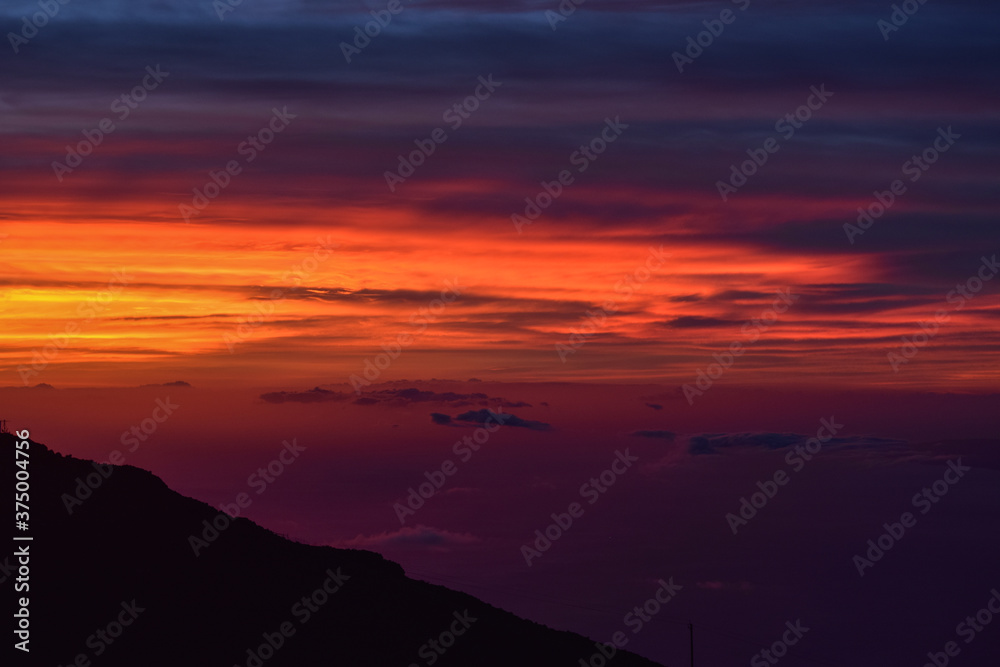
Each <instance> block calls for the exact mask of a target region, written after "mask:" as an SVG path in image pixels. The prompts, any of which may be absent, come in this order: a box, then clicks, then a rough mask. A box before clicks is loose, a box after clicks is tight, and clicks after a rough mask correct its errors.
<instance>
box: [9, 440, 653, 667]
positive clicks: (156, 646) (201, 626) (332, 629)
mask: <svg viewBox="0 0 1000 667" xmlns="http://www.w3.org/2000/svg"><path fill="white" fill-rule="evenodd" d="M29 452H30V453H29V458H28V460H29V462H30V463H29V464H28V466H29V471H30V485H31V488H30V492H29V493H30V499H29V506H30V510H29V513H30V520H29V529H28V530H27V531H19V530H17V529H16V527H15V525H14V519H15V517H14V511H15V508H14V507H13V502H12V500H13V497H14V496H13V494H14V488H13V483H14V480H15V473H16V472H17V470H19V469H20V468H17V467H15V465H16V464H15V439H14V437H13V436H12V435H9V434H2V435H0V475H2V480H3V481H2V483H0V491H2V493H3V498H4V502H3V506H4V507H7V508H8V510H7V511H8V512H9V514H8V516H7V517H4V518H5V520H6V525H8V526H9V528H8V529H7V531H5V532H6V533H7V534H6V535H4V542H5V543H6V544H7V545H12V546H5V547H3V551H0V591H2V595H3V600H4V603H5V606H6V608H5V610H4V612H5V613H4V614H3V618H4V625H5V627H4V628H3V631H4V632H3V634H4V636H5V637H8V638H10V637H12V636H13V639H12V640H11V642H10V644H8V646H7V647H5V648H4V650H5V651H12V653H13V656H14V659H15V660H14V662H13V663H11V662H8V661H7V660H5V661H4V664H16V665H45V666H46V667H52V666H55V665H59V666H62V665H66V666H69V665H80V667H88V666H89V665H94V666H96V667H112V666H115V665H127V666H130V667H133V666H143V667H148V666H151V665H170V666H180V665H187V666H202V665H204V666H206V667H207V666H209V665H213V666H220V667H230V666H234V665H240V666H244V667H262V666H264V665H266V666H267V667H273V666H277V665H287V666H289V667H310V666H313V665H316V666H319V665H323V666H324V667H328V666H338V665H345V666H348V667H353V666H357V667H361V666H371V667H394V666H399V667H411V666H413V665H417V666H419V667H422V666H424V665H432V664H433V665H439V666H442V667H449V666H455V667H458V666H462V667H488V666H492V665H496V666H500V665H503V666H505V667H507V666H509V665H529V666H531V665H538V666H539V667H543V666H544V667H557V666H559V665H565V666H566V667H576V666H577V665H579V664H580V659H581V658H584V659H589V657H590V656H591V655H592V654H593V653H594V652H595V647H594V642H592V641H590V640H588V639H586V638H584V637H581V636H579V635H575V634H572V633H567V632H556V631H554V630H551V629H548V628H546V627H543V626H541V625H538V624H535V623H532V622H530V621H525V620H522V619H520V618H517V617H516V616H514V615H512V614H510V613H507V612H505V611H501V610H499V609H496V608H495V607H491V606H489V605H487V604H485V603H483V602H481V601H479V600H477V599H475V598H473V597H471V596H469V595H466V594H463V593H458V592H455V591H451V590H448V589H446V588H442V587H440V586H433V585H430V584H427V583H423V582H419V581H414V580H411V579H408V578H406V577H405V576H404V573H403V570H402V568H401V567H400V566H399V565H397V564H395V563H392V562H390V561H387V560H385V559H384V558H382V557H381V556H379V555H377V554H374V553H371V552H367V551H357V550H343V549H333V548H330V547H315V546H307V545H303V544H299V543H296V542H292V541H290V540H287V539H284V538H282V537H280V536H278V535H275V534H274V533H271V532H270V531H268V530H265V529H263V528H261V527H259V526H257V525H256V524H254V523H252V522H250V521H248V520H246V519H235V520H234V521H233V522H232V525H230V526H229V527H228V528H225V529H223V530H222V531H220V532H219V534H218V537H216V538H215V539H214V541H211V542H208V543H207V546H206V545H201V549H200V555H198V556H196V555H195V554H194V551H193V549H192V546H191V544H190V541H189V537H190V536H191V535H192V534H195V535H198V536H201V535H202V534H203V532H204V531H205V530H206V529H205V524H204V523H203V522H204V521H208V522H212V520H213V519H214V518H216V517H218V516H219V512H218V511H217V510H215V509H214V508H212V507H210V506H209V505H206V504H204V503H202V502H199V501H196V500H192V499H190V498H186V497H184V496H181V495H179V494H177V493H175V492H173V491H171V490H170V489H169V488H167V486H166V485H165V484H164V483H163V482H162V481H161V480H160V479H159V478H157V477H156V476H154V475H153V474H151V473H149V472H147V471H144V470H140V469H138V468H133V467H131V466H122V467H114V466H111V467H107V468H105V469H104V471H105V474H107V473H108V472H110V474H109V475H108V476H107V477H106V478H105V477H104V476H103V475H102V474H101V473H100V472H98V471H97V470H96V469H95V464H94V463H93V462H91V461H85V460H80V459H76V458H72V457H66V456H62V455H60V454H56V453H54V452H52V451H51V450H49V449H47V448H45V447H44V446H43V445H40V444H38V443H34V442H32V443H31V445H30V450H29ZM22 460H23V459H22ZM95 474H96V475H97V476H98V477H100V481H99V485H98V486H97V488H96V489H94V490H93V491H92V495H91V496H90V497H88V498H86V499H85V500H83V501H82V503H81V504H77V503H75V502H73V503H72V508H73V513H72V514H70V513H69V512H68V511H67V508H66V498H65V497H64V496H63V494H69V495H70V496H72V495H73V494H74V493H75V490H76V488H77V486H78V480H83V481H84V482H86V480H87V477H88V476H90V481H91V482H92V483H94V484H98V477H95V476H94V475H95ZM22 476H23V475H22ZM80 495H84V494H80ZM8 499H11V500H8ZM219 523H220V524H222V525H224V522H223V521H222V520H221V519H220V520H219ZM12 535H22V536H24V535H27V536H31V537H32V538H33V539H32V541H30V542H27V541H21V542H13V541H11V540H10V536H12ZM208 536H209V537H211V536H212V534H211V533H208ZM25 545H27V546H28V553H29V556H28V558H27V560H28V561H29V562H28V565H27V568H28V570H29V571H28V574H27V578H28V581H21V582H18V578H19V577H20V578H22V579H23V578H24V577H23V574H24V573H23V572H22V573H21V575H19V574H18V567H20V565H19V563H18V559H19V557H18V556H16V555H13V552H15V551H16V550H19V549H21V550H23V548H24V547H25ZM21 558H22V560H23V559H24V557H21ZM25 584H27V586H28V590H27V591H24V590H23V588H24V585H25ZM15 586H19V587H20V588H21V589H22V590H21V591H16V590H15ZM24 596H27V597H28V606H27V609H28V613H29V622H30V633H31V634H30V642H29V644H28V646H29V647H30V653H28V654H25V653H23V652H21V651H18V650H12V649H11V648H10V646H11V644H13V643H14V642H17V641H18V638H17V637H16V636H14V635H12V631H13V630H14V629H15V628H16V625H15V624H16V623H17V622H18V619H16V618H14V614H15V613H16V612H17V610H18V608H19V606H20V605H19V604H18V600H19V598H21V597H24ZM7 610H10V611H7ZM611 664H614V665H615V666H616V667H639V666H643V667H652V666H653V665H654V664H655V663H652V662H650V661H648V660H645V659H642V658H639V657H637V656H634V655H632V654H626V653H619V654H618V655H616V656H615V658H614V660H613V661H612V663H611Z"/></svg>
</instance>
